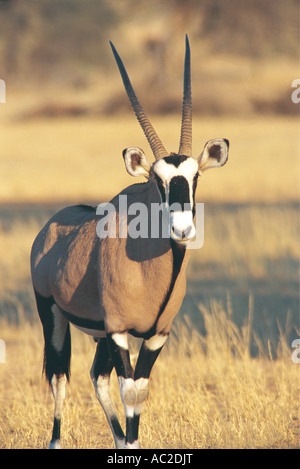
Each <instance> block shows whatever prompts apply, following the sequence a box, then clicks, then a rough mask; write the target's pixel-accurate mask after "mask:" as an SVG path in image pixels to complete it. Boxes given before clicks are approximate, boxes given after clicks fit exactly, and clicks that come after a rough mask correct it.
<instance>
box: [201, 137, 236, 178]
mask: <svg viewBox="0 0 300 469" xmlns="http://www.w3.org/2000/svg"><path fill="white" fill-rule="evenodd" d="M228 145H229V142H228V140H224V139H223V138H215V139H213V140H209V141H208V142H207V143H206V145H205V147H204V149H203V151H202V153H201V155H200V156H199V158H198V165H199V171H200V172H202V171H205V170H206V169H209V168H219V167H220V166H223V165H224V164H225V163H226V161H227V158H228Z"/></svg>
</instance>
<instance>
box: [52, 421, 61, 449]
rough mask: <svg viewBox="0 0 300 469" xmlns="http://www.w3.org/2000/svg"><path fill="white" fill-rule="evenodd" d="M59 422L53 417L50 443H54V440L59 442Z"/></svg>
mask: <svg viewBox="0 0 300 469" xmlns="http://www.w3.org/2000/svg"><path fill="white" fill-rule="evenodd" d="M60 422H61V420H60V419H58V418H56V417H54V422H53V430H52V439H51V442H52V443H53V442H55V441H56V440H60Z"/></svg>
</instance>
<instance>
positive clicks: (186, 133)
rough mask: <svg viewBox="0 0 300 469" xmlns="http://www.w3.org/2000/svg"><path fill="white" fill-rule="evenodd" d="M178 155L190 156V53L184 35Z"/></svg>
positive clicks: (186, 38)
mask: <svg viewBox="0 0 300 469" xmlns="http://www.w3.org/2000/svg"><path fill="white" fill-rule="evenodd" d="M178 153H179V155H186V156H192V90H191V53H190V44H189V39H188V36H187V35H186V36H185V60H184V85H183V103H182V118H181V135H180V144H179V152H178Z"/></svg>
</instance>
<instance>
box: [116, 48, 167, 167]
mask: <svg viewBox="0 0 300 469" xmlns="http://www.w3.org/2000/svg"><path fill="white" fill-rule="evenodd" d="M109 43H110V46H111V48H112V51H113V54H114V57H115V59H116V62H117V65H118V67H119V71H120V74H121V77H122V80H123V83H124V86H125V90H126V93H127V96H128V98H129V101H130V103H131V106H132V108H133V110H134V112H135V115H136V117H137V119H138V121H139V123H140V125H141V127H142V129H143V131H144V134H145V135H146V138H147V140H148V142H149V145H150V147H151V149H152V151H153V154H154V157H155V159H156V160H160V159H161V158H163V157H165V156H168V155H169V153H168V152H167V151H166V149H165V147H164V146H163V144H162V142H161V140H160V138H159V137H158V135H157V133H156V132H155V130H154V128H153V126H152V124H151V123H150V121H149V119H148V117H147V116H146V114H145V112H144V110H143V108H142V106H141V104H140V103H139V100H138V98H137V96H136V94H135V92H134V90H133V87H132V85H131V83H130V80H129V77H128V74H127V72H126V69H125V66H124V64H123V62H122V60H121V57H120V56H119V54H118V52H117V51H116V48H115V46H114V45H113V43H112V42H111V41H109Z"/></svg>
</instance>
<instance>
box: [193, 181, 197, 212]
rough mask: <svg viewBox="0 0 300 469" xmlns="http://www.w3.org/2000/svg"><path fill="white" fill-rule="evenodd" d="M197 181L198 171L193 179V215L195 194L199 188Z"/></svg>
mask: <svg viewBox="0 0 300 469" xmlns="http://www.w3.org/2000/svg"><path fill="white" fill-rule="evenodd" d="M197 182H198V173H197V174H196V175H195V177H194V179H193V216H195V194H196V189H197Z"/></svg>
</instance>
